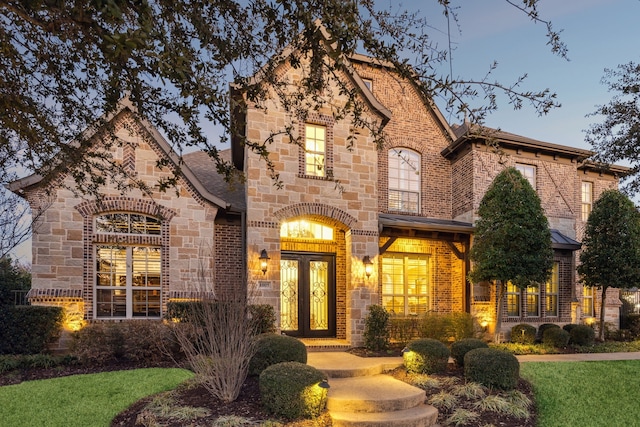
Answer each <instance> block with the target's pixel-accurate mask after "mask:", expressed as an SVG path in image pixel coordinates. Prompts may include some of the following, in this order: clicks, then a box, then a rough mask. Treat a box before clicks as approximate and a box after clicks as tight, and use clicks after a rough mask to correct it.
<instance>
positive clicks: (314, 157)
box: [304, 123, 327, 177]
mask: <svg viewBox="0 0 640 427" xmlns="http://www.w3.org/2000/svg"><path fill="white" fill-rule="evenodd" d="M318 131H321V134H319V132H318ZM304 135H305V138H304V173H305V175H307V176H317V177H326V176H327V164H326V163H327V127H326V126H325V125H318V124H313V123H305V125H304Z"/></svg>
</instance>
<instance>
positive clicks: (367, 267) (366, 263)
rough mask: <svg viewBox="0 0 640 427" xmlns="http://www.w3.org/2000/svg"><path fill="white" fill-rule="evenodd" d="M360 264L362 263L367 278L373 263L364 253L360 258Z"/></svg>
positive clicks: (371, 270) (369, 275) (371, 271)
mask: <svg viewBox="0 0 640 427" xmlns="http://www.w3.org/2000/svg"><path fill="white" fill-rule="evenodd" d="M362 264H364V274H365V275H366V276H367V279H368V278H369V277H371V273H373V263H372V262H371V258H369V255H365V256H364V258H362Z"/></svg>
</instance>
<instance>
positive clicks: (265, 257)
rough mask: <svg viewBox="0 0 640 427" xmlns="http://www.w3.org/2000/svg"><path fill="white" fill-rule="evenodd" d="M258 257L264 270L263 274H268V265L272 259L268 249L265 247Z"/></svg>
mask: <svg viewBox="0 0 640 427" xmlns="http://www.w3.org/2000/svg"><path fill="white" fill-rule="evenodd" d="M258 259H259V260H260V270H262V274H266V273H267V265H268V262H269V260H270V259H271V258H269V255H267V250H266V249H263V250H262V252H260V256H259V257H258Z"/></svg>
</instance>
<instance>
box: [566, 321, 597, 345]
mask: <svg viewBox="0 0 640 427" xmlns="http://www.w3.org/2000/svg"><path fill="white" fill-rule="evenodd" d="M569 334H570V335H571V339H570V340H569V342H570V343H571V344H573V345H579V346H588V345H593V342H594V341H595V339H596V331H594V330H593V328H591V327H590V326H587V325H576V326H575V327H574V328H572V329H571V332H569Z"/></svg>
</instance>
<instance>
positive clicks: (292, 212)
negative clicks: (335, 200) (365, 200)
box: [273, 203, 358, 231]
mask: <svg viewBox="0 0 640 427" xmlns="http://www.w3.org/2000/svg"><path fill="white" fill-rule="evenodd" d="M273 215H274V216H275V217H276V218H277V219H278V220H279V222H280V223H282V222H283V221H286V220H288V219H290V218H295V217H301V216H304V217H309V218H317V219H320V218H322V220H323V222H325V223H328V224H330V225H333V226H334V227H336V228H337V229H340V230H343V231H346V230H351V229H353V228H354V226H355V225H356V223H357V222H358V220H357V219H356V218H354V217H353V216H351V215H349V214H348V213H347V212H345V211H343V210H342V209H338V208H336V207H333V206H329V205H325V204H322V203H298V204H295V205H291V206H287V207H286V208H283V209H280V210H278V211H276V212H274V213H273ZM329 219H330V220H333V221H329V222H328V221H327V220H329ZM332 222H333V223H332Z"/></svg>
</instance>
